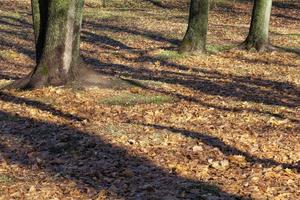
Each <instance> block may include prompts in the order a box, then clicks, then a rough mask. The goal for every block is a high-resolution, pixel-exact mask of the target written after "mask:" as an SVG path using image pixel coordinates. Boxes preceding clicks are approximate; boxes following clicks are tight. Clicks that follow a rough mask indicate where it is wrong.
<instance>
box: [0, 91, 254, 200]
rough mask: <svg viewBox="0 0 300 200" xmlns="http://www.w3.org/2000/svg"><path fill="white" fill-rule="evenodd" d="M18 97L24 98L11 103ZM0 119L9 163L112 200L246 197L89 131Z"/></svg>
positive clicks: (2, 149)
mask: <svg viewBox="0 0 300 200" xmlns="http://www.w3.org/2000/svg"><path fill="white" fill-rule="evenodd" d="M2 95H3V94H2ZM2 95H1V96H2ZM12 98H13V97H11V99H12ZM2 99H6V100H9V99H7V97H4V98H2ZM12 101H13V100H12ZM22 101H24V102H25V103H26V102H27V100H25V99H19V98H17V100H15V101H13V102H17V103H22ZM31 106H33V105H31ZM45 106H46V105H45ZM37 108H40V105H38V106H37ZM48 110H51V108H49V109H48ZM56 114H58V115H61V113H56ZM65 115H67V114H65ZM0 119H1V121H0V132H1V134H0V153H1V155H2V158H4V159H5V160H6V161H7V162H8V163H9V164H17V165H21V166H25V167H28V168H29V169H31V168H32V166H38V169H37V170H38V171H44V172H46V173H47V174H48V175H49V176H56V177H57V176H58V177H60V178H62V179H64V180H66V179H67V180H72V181H75V182H76V183H77V187H79V188H89V189H91V190H92V191H96V192H97V191H100V190H101V189H106V190H108V191H109V192H110V193H111V196H112V197H111V198H112V199H118V198H123V199H161V197H164V198H165V199H168V198H169V199H202V197H203V196H204V195H207V194H208V193H210V194H212V195H213V196H215V197H220V199H228V200H230V199H249V198H246V197H245V198H242V197H240V196H236V195H232V194H227V193H225V192H223V191H221V190H220V189H219V188H218V187H216V186H214V185H212V184H208V183H205V182H201V181H195V180H190V179H186V178H183V177H180V176H178V175H176V174H174V173H173V172H170V171H168V170H167V169H163V168H161V167H159V166H155V165H154V164H153V163H152V162H151V161H150V160H148V159H146V158H143V157H139V156H133V155H132V154H131V152H130V150H126V149H123V148H121V147H118V146H115V145H112V144H110V143H109V141H105V140H103V139H102V138H101V137H100V136H97V135H96V134H94V133H92V132H84V131H80V130H77V129H75V128H72V127H70V126H67V125H58V124H53V123H49V122H45V121H38V120H34V119H30V118H26V117H20V116H17V115H16V114H10V113H7V112H3V111H0ZM195 189H196V190H195ZM195 191H197V192H196V193H195ZM183 194H184V195H183Z"/></svg>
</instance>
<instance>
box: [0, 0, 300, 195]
mask: <svg viewBox="0 0 300 200" xmlns="http://www.w3.org/2000/svg"><path fill="white" fill-rule="evenodd" d="M282 2H283V1H279V0H278V1H276V0H275V1H274V6H273V8H274V9H273V11H272V12H273V13H272V19H271V29H270V39H271V42H272V44H274V45H276V46H279V47H280V48H281V49H282V50H285V51H275V52H268V53H257V52H245V51H240V50H228V49H230V48H231V47H233V46H234V45H237V44H239V43H241V42H242V41H243V40H244V39H245V37H246V35H247V31H248V27H249V22H250V14H251V3H249V2H248V1H235V3H230V1H225V0H224V1H217V4H216V5H215V6H213V8H212V10H211V12H210V19H209V33H208V43H209V44H208V51H209V54H208V55H202V56H201V55H193V56H188V55H179V54H177V53H176V46H177V45H178V43H179V41H180V40H181V39H182V37H183V35H184V32H185V30H186V26H187V17H188V12H187V10H188V7H187V6H188V2H187V1H184V2H182V1H179V0H178V1H173V0H168V1H156V0H155V1H154V0H153V1H152V0H144V1H130V0H124V1H121V0H114V1H109V2H108V5H107V7H106V8H103V7H102V6H101V4H100V3H99V1H96V0H95V1H91V0H89V1H87V2H86V5H85V11H84V22H83V30H82V43H81V48H82V55H83V57H84V59H85V61H86V62H87V63H89V64H90V65H91V66H93V67H94V69H95V70H97V71H98V72H101V73H105V74H112V75H119V76H123V77H126V78H132V79H138V80H143V81H144V82H145V83H147V87H145V88H131V89H127V90H122V91H120V90H119V91H117V90H109V89H98V88H89V89H84V90H76V89H71V88H62V87H57V88H55V87H49V88H43V89H37V90H33V91H1V92H0V109H1V110H0V199H1V200H2V199H3V200H6V199H30V200H33V199H38V200H41V199H99V200H100V199H114V200H116V199H137V200H138V199H141V200H144V199H149V200H154V199H164V200H172V199H207V200H223V199H226V200H227V199H272V200H275V199H276V200H286V199H288V200H296V199H299V197H300V174H299V173H300V163H299V161H300V52H299V51H300V30H299V23H300V12H299V11H300V3H296V2H295V1H294V3H292V1H287V2H285V3H282ZM31 24H32V23H31V11H30V1H29V0H24V1H20V0H18V1H17V0H1V3H0V78H1V84H6V83H7V82H8V80H14V79H18V78H20V77H23V76H25V75H26V74H27V73H29V72H30V70H31V69H32V68H33V67H34V44H33V30H32V25H31Z"/></svg>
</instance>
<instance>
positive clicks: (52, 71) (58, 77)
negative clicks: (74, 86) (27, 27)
mask: <svg viewBox="0 0 300 200" xmlns="http://www.w3.org/2000/svg"><path fill="white" fill-rule="evenodd" d="M31 3H32V12H33V14H32V16H33V27H34V35H35V45H36V67H35V68H34V70H33V71H32V72H31V73H30V74H29V75H28V76H27V77H25V78H24V79H21V80H19V81H16V82H14V83H13V84H12V85H10V86H8V88H18V89H31V88H39V87H44V86H50V85H51V86H61V85H66V84H68V83H73V82H75V81H76V82H80V83H82V84H99V86H103V87H106V86H107V87H110V85H111V84H118V83H119V82H120V83H121V81H119V80H118V81H116V79H113V78H109V77H105V76H99V75H97V74H96V73H95V72H94V71H92V70H91V69H89V68H87V66H86V65H85V64H84V63H83V62H82V60H81V58H80V54H79V48H80V30H81V23H82V9H83V4H84V0H32V2H31Z"/></svg>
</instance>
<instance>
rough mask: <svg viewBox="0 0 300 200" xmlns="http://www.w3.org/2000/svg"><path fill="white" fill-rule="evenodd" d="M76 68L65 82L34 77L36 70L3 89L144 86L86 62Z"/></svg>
mask: <svg viewBox="0 0 300 200" xmlns="http://www.w3.org/2000/svg"><path fill="white" fill-rule="evenodd" d="M83 65H84V67H83ZM75 69H76V70H73V71H74V72H73V73H72V75H70V76H68V78H67V81H66V82H65V84H60V85H53V84H51V82H49V81H48V80H46V79H45V77H41V76H36V77H41V78H40V79H38V80H37V79H34V78H35V77H34V76H35V75H36V74H35V73H36V71H35V72H32V73H30V74H29V75H28V76H26V77H24V78H22V79H19V80H16V81H14V82H13V83H11V84H9V85H7V86H5V87H3V88H2V89H8V90H9V89H16V90H26V89H36V88H42V87H47V86H67V87H73V88H82V89H86V88H91V87H97V88H107V89H126V88H131V87H134V86H141V87H142V84H141V83H139V82H137V81H133V80H127V79H123V78H120V77H113V76H107V75H102V74H99V73H97V72H95V71H94V70H92V69H90V68H88V67H87V66H85V64H80V67H78V68H75Z"/></svg>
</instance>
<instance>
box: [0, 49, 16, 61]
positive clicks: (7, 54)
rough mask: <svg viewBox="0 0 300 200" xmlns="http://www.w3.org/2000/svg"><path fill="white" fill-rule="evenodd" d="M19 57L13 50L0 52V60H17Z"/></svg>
mask: <svg viewBox="0 0 300 200" xmlns="http://www.w3.org/2000/svg"><path fill="white" fill-rule="evenodd" d="M19 56H20V55H19V53H18V52H16V51H13V50H2V51H0V58H2V59H7V60H11V59H16V58H18V57H19Z"/></svg>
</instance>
